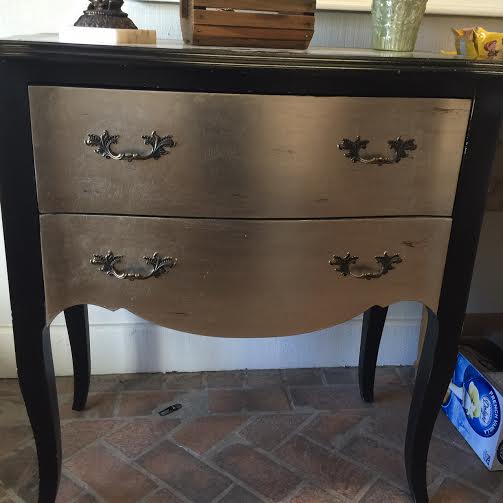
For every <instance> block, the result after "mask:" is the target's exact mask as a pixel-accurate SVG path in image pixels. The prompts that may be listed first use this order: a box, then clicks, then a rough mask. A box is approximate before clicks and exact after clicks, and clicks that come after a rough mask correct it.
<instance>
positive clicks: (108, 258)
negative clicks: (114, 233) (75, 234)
mask: <svg viewBox="0 0 503 503" xmlns="http://www.w3.org/2000/svg"><path fill="white" fill-rule="evenodd" d="M122 258H123V257H122V255H114V253H113V252H112V251H108V252H107V253H106V255H99V254H95V255H93V258H92V259H91V264H93V265H100V266H101V267H100V271H102V272H104V273H105V274H107V275H108V276H113V277H114V278H117V279H127V280H129V281H136V280H146V279H150V278H158V277H159V276H161V274H164V273H167V272H168V270H169V269H173V267H175V265H176V259H174V258H172V257H163V258H161V257H160V256H159V253H157V252H155V253H154V254H153V255H152V256H151V257H143V260H145V262H146V263H147V265H149V266H151V267H152V270H151V271H150V272H148V273H147V274H141V273H135V272H125V271H118V270H117V269H116V268H115V265H116V264H118V263H119V262H120V261H121V259H122Z"/></svg>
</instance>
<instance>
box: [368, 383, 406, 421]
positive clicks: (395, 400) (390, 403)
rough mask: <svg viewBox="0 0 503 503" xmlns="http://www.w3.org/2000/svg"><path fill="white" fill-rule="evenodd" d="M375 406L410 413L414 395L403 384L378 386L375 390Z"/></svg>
mask: <svg viewBox="0 0 503 503" xmlns="http://www.w3.org/2000/svg"><path fill="white" fill-rule="evenodd" d="M374 396H375V404H376V405H377V407H378V408H384V407H386V409H388V410H390V409H395V410H396V411H398V412H403V413H405V414H408V413H409V408H410V402H411V399H412V395H411V393H410V390H409V388H407V387H406V386H402V385H401V384H387V385H384V386H379V385H376V387H375V390H374Z"/></svg>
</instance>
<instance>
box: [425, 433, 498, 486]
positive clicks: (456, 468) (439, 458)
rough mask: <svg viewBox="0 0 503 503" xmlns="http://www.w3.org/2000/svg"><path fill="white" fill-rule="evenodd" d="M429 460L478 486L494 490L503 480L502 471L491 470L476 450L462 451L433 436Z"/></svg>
mask: <svg viewBox="0 0 503 503" xmlns="http://www.w3.org/2000/svg"><path fill="white" fill-rule="evenodd" d="M428 459H429V461H430V463H431V464H433V465H435V466H437V467H439V468H441V469H444V470H446V471H448V472H449V473H452V474H454V475H457V476H458V478H459V479H460V480H464V481H466V482H469V483H470V484H472V485H474V486H476V487H483V488H484V489H485V490H486V491H488V492H494V491H496V489H497V488H498V486H499V485H500V483H501V482H502V474H501V472H490V471H489V470H487V469H486V468H485V467H484V465H483V464H482V461H480V459H479V458H478V457H477V456H476V454H475V453H474V452H466V451H462V450H461V449H459V448H458V447H456V446H454V445H452V444H449V443H447V442H443V441H442V440H439V439H437V438H432V440H431V442H430V451H429V457H428Z"/></svg>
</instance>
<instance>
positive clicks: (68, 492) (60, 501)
mask: <svg viewBox="0 0 503 503" xmlns="http://www.w3.org/2000/svg"><path fill="white" fill-rule="evenodd" d="M81 492H83V489H82V488H81V487H79V486H78V485H77V484H76V483H75V482H74V481H73V480H70V479H69V478H68V477H65V476H64V475H62V476H61V482H60V483H59V491H58V497H57V498H56V503H68V502H69V501H70V500H72V499H73V498H75V497H76V496H78V495H79V494H80V493H81Z"/></svg>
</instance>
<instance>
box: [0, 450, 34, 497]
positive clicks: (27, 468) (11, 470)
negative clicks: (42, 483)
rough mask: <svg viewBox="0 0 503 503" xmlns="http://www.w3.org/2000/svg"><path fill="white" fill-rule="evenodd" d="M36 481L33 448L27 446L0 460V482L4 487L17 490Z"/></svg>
mask: <svg viewBox="0 0 503 503" xmlns="http://www.w3.org/2000/svg"><path fill="white" fill-rule="evenodd" d="M34 480H37V481H38V466H37V454H36V452H35V449H34V447H31V446H28V447H24V448H22V449H17V450H16V451H13V452H12V454H11V455H10V456H8V457H5V458H3V459H2V460H0V481H1V482H2V483H3V485H4V487H7V488H9V489H14V490H18V489H20V488H21V487H23V486H27V485H30V484H31V483H32V482H33V481H34Z"/></svg>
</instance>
